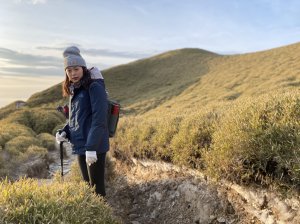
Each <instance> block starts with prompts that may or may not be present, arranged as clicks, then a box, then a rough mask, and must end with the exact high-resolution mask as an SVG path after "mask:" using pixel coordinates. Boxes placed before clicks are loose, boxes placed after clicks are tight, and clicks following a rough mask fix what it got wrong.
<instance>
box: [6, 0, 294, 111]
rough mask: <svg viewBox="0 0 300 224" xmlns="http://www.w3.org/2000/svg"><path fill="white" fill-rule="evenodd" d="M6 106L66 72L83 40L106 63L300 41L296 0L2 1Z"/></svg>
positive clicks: (94, 60)
mask: <svg viewBox="0 0 300 224" xmlns="http://www.w3.org/2000/svg"><path fill="white" fill-rule="evenodd" d="M0 5H1V7H0V79H1V81H0V107H2V106H4V105H6V104H8V103H11V102H13V101H14V100H26V99H28V97H29V96H30V95H32V94H33V93H35V92H38V91H42V90H44V89H46V88H49V87H51V86H53V85H54V84H57V83H59V82H61V81H62V80H63V79H64V70H63V58H62V52H63V50H64V49H65V48H66V47H68V46H72V45H75V46H77V47H79V49H80V51H81V54H82V56H83V57H84V58H85V60H86V62H87V66H88V67H92V66H97V67H98V68H99V69H101V70H103V69H107V68H110V67H113V66H116V65H120V64H126V63H128V62H131V61H135V60H138V59H141V58H147V57H151V56H154V55H156V54H159V53H162V52H166V51H169V50H174V49H180V48H201V49H205V50H208V51H212V52H215V53H219V54H240V53H248V52H256V51H262V50H267V49H271V48H276V47H280V46H285V45H288V44H292V43H297V42H299V41H300V1H298V0H209V1H207V0H185V1H183V0H109V1H108V0H0Z"/></svg>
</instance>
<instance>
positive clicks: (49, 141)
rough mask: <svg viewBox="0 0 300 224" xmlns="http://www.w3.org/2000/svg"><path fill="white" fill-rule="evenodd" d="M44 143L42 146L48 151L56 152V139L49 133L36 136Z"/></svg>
mask: <svg viewBox="0 0 300 224" xmlns="http://www.w3.org/2000/svg"><path fill="white" fill-rule="evenodd" d="M36 137H37V138H38V139H39V140H40V141H41V143H42V146H43V147H44V148H46V149H48V151H54V150H55V149H56V147H55V137H54V136H53V135H51V134H49V133H41V134H39V135H38V136H36Z"/></svg>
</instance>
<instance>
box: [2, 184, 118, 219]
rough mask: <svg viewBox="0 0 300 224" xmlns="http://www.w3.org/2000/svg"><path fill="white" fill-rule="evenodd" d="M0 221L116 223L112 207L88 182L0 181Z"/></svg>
mask: <svg viewBox="0 0 300 224" xmlns="http://www.w3.org/2000/svg"><path fill="white" fill-rule="evenodd" d="M0 215H1V216H0V222H1V223H103V224H110V223H117V221H116V220H115V219H114V218H113V217H112V212H111V209H110V207H109V206H108V205H107V204H105V202H104V201H103V199H102V197H99V196H96V195H95V194H94V193H93V190H92V189H91V188H90V187H88V186H87V185H86V184H85V183H83V182H80V183H76V184H75V183H74V182H63V183H62V182H53V183H51V184H46V183H38V181H36V180H33V179H21V180H19V181H16V182H14V183H11V182H9V181H7V180H6V181H3V182H1V183H0Z"/></svg>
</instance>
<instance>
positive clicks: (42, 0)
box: [14, 0, 47, 5]
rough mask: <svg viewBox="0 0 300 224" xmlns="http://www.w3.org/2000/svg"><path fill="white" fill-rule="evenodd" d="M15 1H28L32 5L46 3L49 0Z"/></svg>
mask: <svg viewBox="0 0 300 224" xmlns="http://www.w3.org/2000/svg"><path fill="white" fill-rule="evenodd" d="M14 2H15V3H17V4H20V3H27V4H31V5H37V4H46V3H47V0H15V1H14Z"/></svg>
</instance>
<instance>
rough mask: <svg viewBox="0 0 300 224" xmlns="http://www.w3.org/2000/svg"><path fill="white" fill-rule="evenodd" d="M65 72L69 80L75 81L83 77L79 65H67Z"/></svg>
mask: <svg viewBox="0 0 300 224" xmlns="http://www.w3.org/2000/svg"><path fill="white" fill-rule="evenodd" d="M66 74H67V76H68V77H69V80H70V81H71V82H73V83H76V82H79V81H80V80H81V78H82V77H83V69H82V67H81V66H74V67H67V69H66Z"/></svg>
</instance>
